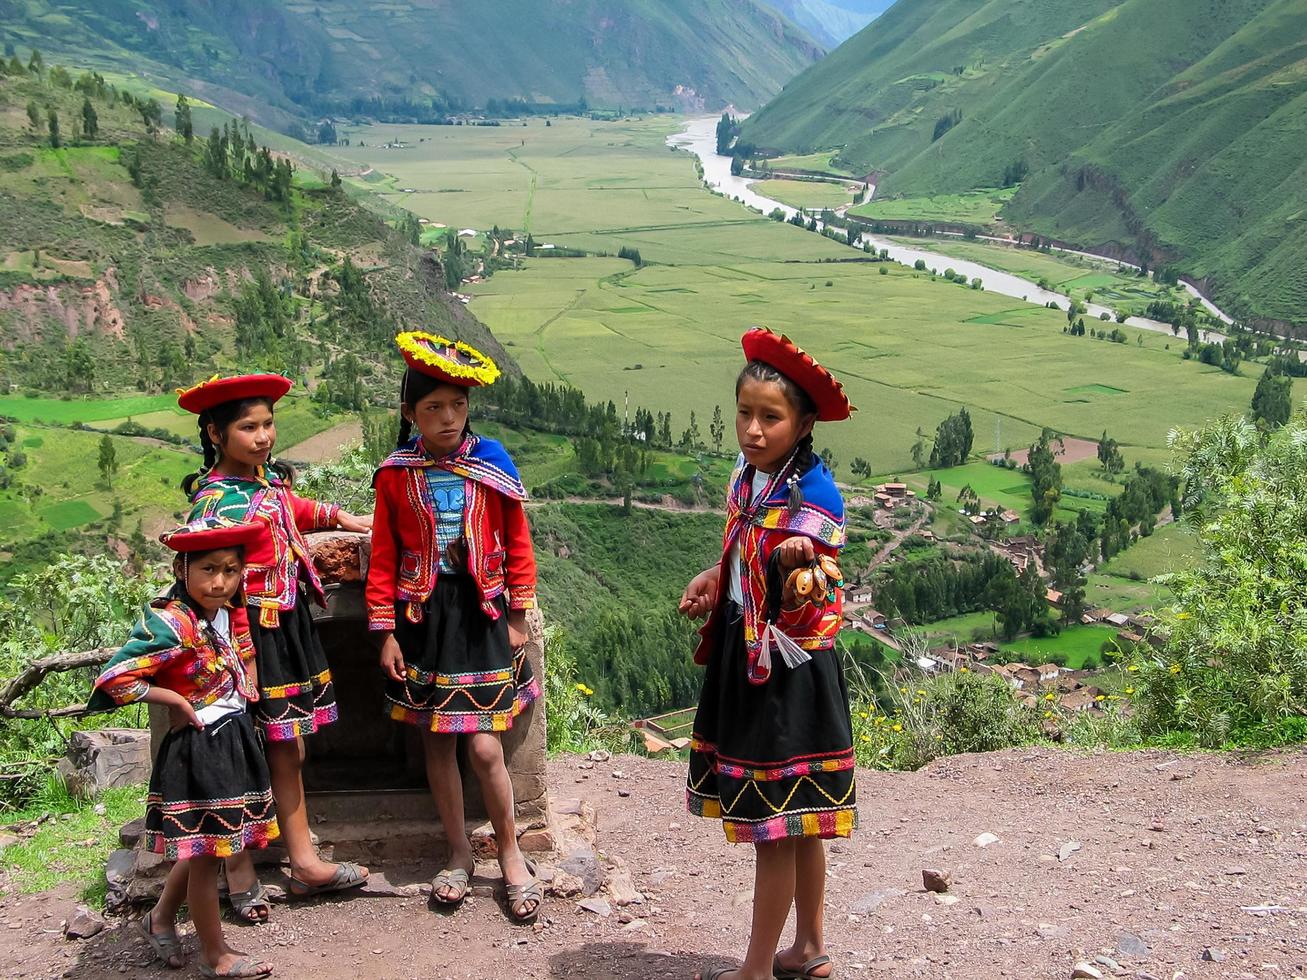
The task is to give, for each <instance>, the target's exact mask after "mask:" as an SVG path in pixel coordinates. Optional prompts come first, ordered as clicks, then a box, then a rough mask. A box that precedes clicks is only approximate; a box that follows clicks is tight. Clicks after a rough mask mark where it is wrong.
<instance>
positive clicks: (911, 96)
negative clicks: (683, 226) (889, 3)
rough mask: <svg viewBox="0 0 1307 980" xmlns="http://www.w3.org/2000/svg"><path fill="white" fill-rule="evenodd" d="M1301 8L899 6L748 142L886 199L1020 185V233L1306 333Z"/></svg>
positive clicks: (1179, 2)
mask: <svg viewBox="0 0 1307 980" xmlns="http://www.w3.org/2000/svg"><path fill="white" fill-rule="evenodd" d="M1305 38H1307V0H1232V2H1228V3H1202V4H1199V5H1197V6H1195V5H1194V4H1192V3H1186V2H1184V0H1056V2H1039V3H1035V2H1032V0H942V2H933V0H932V2H929V3H927V2H925V0H900V2H899V3H898V4H896V5H895V7H893V8H892V9H891V10H889V11H888V12H886V13H885V14H884V15H883V16H882V17H880V18H879V19H878V20H877V21H876V23H875V25H874V26H873V27H872V28H870V29H868V30H866V31H863V32H862V33H860V34H859V35H857V36H856V37H854V38H853V39H851V40H850V41H848V42H846V43H845V44H844V45H843V46H841V48H840V49H838V50H837V51H835V52H834V53H832V54H831V55H830V56H829V57H828V58H826V59H825V60H823V61H822V62H821V63H820V64H818V65H816V66H814V67H813V68H812V69H810V70H809V71H807V72H805V73H804V74H803V75H802V76H800V77H799V78H797V79H795V80H794V81H793V82H792V83H791V84H790V85H789V86H787V88H786V91H785V92H784V93H783V94H782V95H781V96H780V97H778V98H777V99H776V100H774V101H773V102H772V103H771V104H769V105H768V106H767V107H766V108H764V109H763V110H762V111H761V112H759V113H757V114H755V115H754V116H753V117H752V118H750V119H749V120H748V121H747V123H746V124H745V126H744V130H743V133H742V136H741V138H742V139H743V140H747V141H748V142H751V143H755V144H757V145H759V146H762V147H766V148H770V149H774V150H777V151H787V152H815V151H818V150H829V149H832V148H839V150H840V152H839V154H838V156H837V162H839V163H842V164H844V165H845V166H847V167H849V168H850V169H852V170H854V171H855V172H859V173H861V172H865V171H878V172H880V173H882V174H883V177H882V179H881V181H880V185H879V189H878V194H879V195H885V196H889V197H914V196H928V195H937V194H945V193H960V192H965V191H969V190H972V189H974V188H990V187H1000V186H1003V184H1004V183H1008V184H1011V183H1013V182H1014V176H1013V175H1014V171H1018V170H1021V171H1024V172H1028V174H1029V177H1028V179H1027V180H1026V181H1025V183H1024V185H1023V186H1022V188H1021V190H1020V191H1019V192H1018V193H1017V194H1016V196H1015V197H1014V198H1013V200H1012V202H1011V203H1010V204H1009V205H1008V206H1007V208H1005V210H1004V211H1003V216H1004V218H1005V220H1006V221H1007V223H1008V226H1009V227H1010V226H1011V225H1012V224H1013V223H1015V224H1016V225H1017V226H1018V227H1020V228H1022V229H1025V230H1030V231H1034V232H1036V233H1038V234H1041V235H1045V236H1048V237H1052V238H1057V239H1061V240H1064V241H1070V242H1074V243H1077V244H1080V245H1084V246H1104V245H1118V246H1121V247H1123V248H1124V249H1126V250H1128V251H1129V252H1131V253H1134V254H1137V255H1140V256H1142V257H1143V258H1145V260H1146V261H1147V262H1148V263H1149V264H1150V265H1170V266H1172V267H1173V268H1174V269H1175V270H1176V271H1178V272H1181V273H1185V274H1188V275H1190V276H1193V277H1194V278H1196V279H1199V280H1206V285H1207V286H1208V287H1209V288H1210V289H1211V291H1212V293H1213V294H1214V297H1215V298H1216V299H1217V301H1218V302H1219V303H1222V304H1223V305H1225V306H1227V307H1229V308H1230V309H1231V311H1232V312H1234V313H1236V314H1238V315H1240V316H1242V317H1244V318H1246V319H1250V320H1256V319H1268V320H1275V321H1281V322H1282V323H1288V324H1299V325H1307V315H1305V314H1304V313H1303V309H1304V307H1305V302H1304V301H1307V275H1305V274H1304V273H1303V271H1302V269H1301V263H1300V262H1299V261H1296V260H1297V258H1298V257H1300V256H1301V255H1302V254H1303V252H1304V246H1305V245H1307V238H1304V237H1303V236H1304V235H1307V231H1304V225H1303V222H1302V220H1301V216H1302V214H1303V213H1304V207H1307V195H1305V194H1304V192H1303V190H1302V188H1303V187H1307V182H1305V181H1304V180H1303V177H1304V173H1303V163H1302V157H1301V153H1300V152H1299V151H1298V150H1297V149H1295V148H1300V147H1301V146H1302V145H1303V144H1304V141H1305V140H1307V73H1304V72H1303V70H1302V65H1303V63H1304V57H1307V40H1305Z"/></svg>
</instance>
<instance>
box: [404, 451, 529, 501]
mask: <svg viewBox="0 0 1307 980" xmlns="http://www.w3.org/2000/svg"><path fill="white" fill-rule="evenodd" d="M427 466H434V467H436V468H438V469H442V470H446V471H448V472H450V473H454V474H457V475H458V476H461V477H463V478H464V479H467V480H475V481H476V482H477V483H482V484H485V485H486V486H488V487H490V488H491V489H492V490H498V491H499V492H500V493H502V494H503V495H504V496H505V497H510V498H512V499H513V500H526V497H527V494H526V488H525V487H524V486H522V479H521V477H519V476H518V475H517V467H516V466H514V465H513V460H512V459H511V458H510V457H509V455H508V451H507V450H506V449H504V447H503V446H502V445H500V444H499V443H498V442H496V441H495V440H494V439H487V438H484V437H482V436H478V435H470V436H468V437H467V438H466V439H464V440H463V444H462V445H461V446H459V447H458V448H457V449H456V450H454V451H453V452H452V453H450V454H449V455H447V456H441V457H439V458H436V457H433V456H431V455H430V454H428V453H427V450H426V447H425V446H423V445H422V437H421V436H415V437H413V439H411V440H409V441H408V442H406V443H405V444H404V445H403V446H401V447H400V448H398V449H396V450H395V451H394V452H393V453H391V454H390V455H389V456H387V457H386V458H385V460H384V461H383V462H382V464H381V466H380V467H379V468H380V469H385V468H386V467H406V468H412V469H422V468H424V467H427Z"/></svg>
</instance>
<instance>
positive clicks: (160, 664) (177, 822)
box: [87, 517, 277, 978]
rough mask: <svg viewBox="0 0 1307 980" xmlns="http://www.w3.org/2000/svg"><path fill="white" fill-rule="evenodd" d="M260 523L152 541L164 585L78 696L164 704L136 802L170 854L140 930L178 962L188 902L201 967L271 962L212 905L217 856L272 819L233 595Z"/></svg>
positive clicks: (200, 525) (245, 636) (267, 827)
mask: <svg viewBox="0 0 1307 980" xmlns="http://www.w3.org/2000/svg"><path fill="white" fill-rule="evenodd" d="M262 533H263V529H262V528H261V527H260V526H259V525H258V524H254V523H248V524H247V523H237V522H235V521H231V520H228V519H226V518H223V517H210V518H206V519H203V520H199V521H194V522H192V523H190V524H186V525H183V526H182V527H179V528H176V529H175V530H173V531H169V532H167V533H165V534H164V535H162V536H161V537H160V538H159V540H160V541H162V542H163V543H164V544H165V545H167V546H168V547H169V548H171V549H172V550H173V551H175V552H177V557H176V559H175V560H174V562H173V571H174V573H175V574H176V576H177V581H176V584H174V585H173V587H172V589H171V590H169V592H168V594H167V595H165V596H162V597H160V598H158V599H155V600H154V601H152V602H151V603H150V604H149V605H148V606H147V607H146V609H145V612H144V613H143V614H142V616H141V618H140V620H139V621H138V622H137V624H136V626H135V628H134V629H133V630H132V635H131V638H130V639H129V640H128V641H127V643H126V644H125V645H124V646H123V648H122V649H121V650H119V651H118V652H117V653H116V654H115V655H114V657H113V659H112V660H110V661H109V663H108V664H107V665H106V666H105V668H104V670H103V671H102V672H101V673H100V676H99V678H98V679H97V680H96V682H95V692H94V693H93V694H92V696H91V700H90V702H89V703H88V705H87V707H88V708H90V709H91V710H93V711H94V710H100V709H106V710H107V709H109V708H112V707H114V706H116V705H122V704H132V703H134V702H144V703H147V704H157V705H161V706H162V707H165V708H167V709H168V716H169V727H170V730H169V732H168V734H167V735H166V736H164V739H163V741H162V742H161V743H160V744H159V751H158V754H157V755H156V756H155V759H154V770H153V772H151V774H150V792H149V795H148V796H147V797H146V802H145V848H146V850H149V851H153V852H154V853H156V854H161V855H163V856H164V857H165V858H167V859H168V860H170V861H173V862H175V863H174V864H173V867H172V870H171V871H169V873H168V879H167V881H166V882H164V886H163V894H162V895H160V896H159V901H158V902H157V903H156V904H155V905H154V907H153V908H152V909H150V911H149V912H147V913H146V915H145V918H144V919H142V920H141V922H140V930H141V932H142V933H143V934H144V936H145V938H146V939H148V940H149V942H150V946H151V947H152V948H153V949H154V951H155V953H156V954H157V955H158V957H159V959H161V960H162V961H163V962H164V964H165V965H167V966H168V967H170V968H172V969H179V968H180V967H182V966H183V965H184V964H185V960H186V957H185V955H184V954H183V952H182V943H181V939H180V937H178V935H177V924H176V920H177V913H178V911H179V910H180V908H181V905H182V903H183V902H185V903H186V906H187V908H188V909H189V911H190V917H191V921H192V923H194V925H195V932H196V936H197V937H198V939H199V943H200V956H201V962H200V973H201V975H203V976H206V977H245V978H255V977H266V976H267V975H268V974H270V973H271V972H272V967H271V966H270V965H268V964H267V963H262V962H259V961H258V960H257V959H255V958H254V957H252V956H247V955H246V954H244V953H241V952H239V951H237V950H234V949H232V948H231V947H230V946H228V945H227V941H226V939H225V938H224V937H223V933H222V920H221V918H220V916H219V912H218V865H219V863H220V862H221V861H222V859H223V858H229V857H231V856H232V855H234V854H246V855H247V854H248V852H249V849H251V848H261V847H267V846H268V842H269V841H271V840H273V839H275V838H276V837H277V818H276V814H275V812H274V808H273V802H272V787H271V785H270V783H269V778H268V766H267V763H266V762H265V761H264V758H263V750H262V748H260V746H259V742H258V739H257V737H256V736H255V733H254V723H253V722H252V721H251V720H250V715H249V713H248V712H247V710H246V706H247V704H257V703H258V701H259V690H258V683H257V679H256V668H255V663H254V646H253V644H252V643H251V642H250V630H249V623H248V621H247V619H246V617H245V604H244V602H243V601H242V597H241V595H240V587H241V574H242V571H243V569H244V567H245V550H246V549H247V548H250V547H253V546H254V545H255V543H256V542H257V541H258V539H259V537H260V535H262Z"/></svg>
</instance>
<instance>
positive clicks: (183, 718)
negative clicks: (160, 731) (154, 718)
mask: <svg viewBox="0 0 1307 980" xmlns="http://www.w3.org/2000/svg"><path fill="white" fill-rule="evenodd" d="M187 726H189V727H191V728H194V729H196V730H197V731H201V732H202V731H204V722H202V721H200V716H199V715H197V714H196V713H195V705H193V704H191V703H190V702H189V701H187V700H186V699H185V698H182V697H180V696H179V697H178V699H177V701H174V702H172V703H170V704H169V705H168V727H169V728H171V729H172V730H173V731H174V732H179V731H181V730H182V729H183V728H186V727H187Z"/></svg>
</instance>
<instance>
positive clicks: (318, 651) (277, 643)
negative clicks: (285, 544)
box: [249, 589, 337, 742]
mask: <svg viewBox="0 0 1307 980" xmlns="http://www.w3.org/2000/svg"><path fill="white" fill-rule="evenodd" d="M309 601H310V600H309V598H308V596H306V595H305V594H304V592H303V590H302V589H301V590H300V592H299V594H298V595H297V597H296V602H295V605H294V606H292V607H291V608H290V609H284V610H282V611H281V613H280V615H279V616H278V623H277V625H276V626H264V625H262V624H261V623H260V622H259V610H258V607H256V606H251V607H250V610H249V612H250V638H251V639H252V640H253V641H254V652H255V663H256V664H258V668H259V700H258V701H256V702H255V703H254V704H252V705H251V706H250V707H251V710H252V711H253V712H254V720H255V721H256V722H257V723H258V725H259V727H260V728H262V729H263V734H264V735H266V736H267V738H268V740H269V741H272V742H286V741H290V740H291V739H294V738H298V737H299V736H301V735H312V734H313V733H314V732H316V731H317V730H318V729H319V728H322V727H324V726H326V725H330V724H331V723H332V722H333V721H335V720H336V714H337V711H336V690H335V688H334V687H333V686H332V683H331V668H330V667H329V666H327V654H326V652H325V651H324V650H323V649H322V641H321V640H320V639H318V628H317V627H316V626H315V625H314V624H313V614H312V613H311V612H310V611H309Z"/></svg>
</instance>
